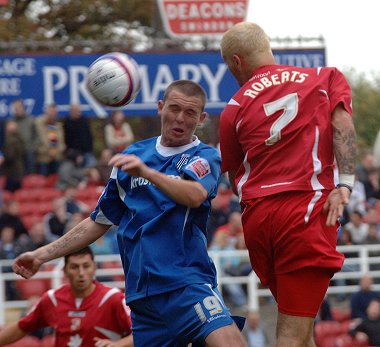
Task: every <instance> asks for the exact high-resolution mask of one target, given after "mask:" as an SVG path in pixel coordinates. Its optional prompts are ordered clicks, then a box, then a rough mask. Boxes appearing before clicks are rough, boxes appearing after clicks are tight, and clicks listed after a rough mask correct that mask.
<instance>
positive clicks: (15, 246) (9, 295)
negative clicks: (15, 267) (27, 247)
mask: <svg viewBox="0 0 380 347" xmlns="http://www.w3.org/2000/svg"><path fill="white" fill-rule="evenodd" d="M21 251H22V247H21V245H20V244H19V242H17V241H16V239H15V230H14V228H13V227H12V226H3V227H2V228H1V229H0V259H7V260H12V259H15V258H16V256H17V255H19V254H20V253H21ZM2 270H3V271H4V272H12V268H11V267H10V266H9V267H8V266H6V267H3V269H2ZM5 296H6V299H7V300H17V299H18V298H19V297H18V295H17V289H16V285H15V282H14V281H6V282H5Z"/></svg>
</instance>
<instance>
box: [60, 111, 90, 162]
mask: <svg viewBox="0 0 380 347" xmlns="http://www.w3.org/2000/svg"><path fill="white" fill-rule="evenodd" d="M63 130H64V134H65V144H66V148H67V150H75V151H77V152H80V153H81V154H83V156H84V163H83V164H84V166H85V167H87V168H89V167H94V166H95V165H96V159H95V157H94V154H93V136H92V131H91V126H90V122H89V120H88V118H87V117H85V116H83V115H82V112H81V109H80V105H78V104H71V105H70V112H69V115H68V116H67V117H66V119H65V120H64V123H63Z"/></svg>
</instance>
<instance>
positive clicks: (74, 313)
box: [67, 311, 86, 318]
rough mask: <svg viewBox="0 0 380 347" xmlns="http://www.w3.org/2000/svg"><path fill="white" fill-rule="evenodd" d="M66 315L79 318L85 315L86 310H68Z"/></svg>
mask: <svg viewBox="0 0 380 347" xmlns="http://www.w3.org/2000/svg"><path fill="white" fill-rule="evenodd" d="M67 315H68V316H69V317H79V318H83V317H86V311H69V312H68V313H67Z"/></svg>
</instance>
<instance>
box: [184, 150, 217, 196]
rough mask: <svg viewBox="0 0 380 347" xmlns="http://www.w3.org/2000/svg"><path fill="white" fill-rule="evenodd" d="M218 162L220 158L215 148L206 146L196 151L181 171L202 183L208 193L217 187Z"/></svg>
mask: <svg viewBox="0 0 380 347" xmlns="http://www.w3.org/2000/svg"><path fill="white" fill-rule="evenodd" d="M220 164H221V159H220V155H219V153H218V151H217V150H216V149H215V148H212V147H207V148H205V149H203V150H202V151H200V152H199V153H197V155H196V156H194V157H193V158H192V159H191V160H190V162H189V163H188V164H187V165H186V166H184V168H183V173H184V175H185V176H188V177H190V178H191V179H193V180H194V181H197V182H199V183H200V184H202V186H203V187H204V188H205V189H206V190H207V191H208V193H209V194H210V193H212V192H214V191H215V190H216V188H217V185H218V182H219V178H220V174H221V171H220V170H221V169H220Z"/></svg>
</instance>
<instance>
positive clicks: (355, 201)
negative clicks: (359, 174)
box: [346, 179, 367, 215]
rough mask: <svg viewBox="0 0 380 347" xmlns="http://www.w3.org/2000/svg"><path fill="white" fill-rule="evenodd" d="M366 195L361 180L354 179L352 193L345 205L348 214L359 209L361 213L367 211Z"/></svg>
mask: <svg viewBox="0 0 380 347" xmlns="http://www.w3.org/2000/svg"><path fill="white" fill-rule="evenodd" d="M366 203H367V196H366V191H365V187H364V184H363V182H360V181H359V180H358V179H356V180H355V184H354V188H352V193H351V196H350V201H349V202H348V205H347V206H346V212H347V213H348V215H349V214H350V213H352V212H353V211H354V210H357V211H359V212H360V213H361V214H362V215H365V214H366V213H367V207H366Z"/></svg>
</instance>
